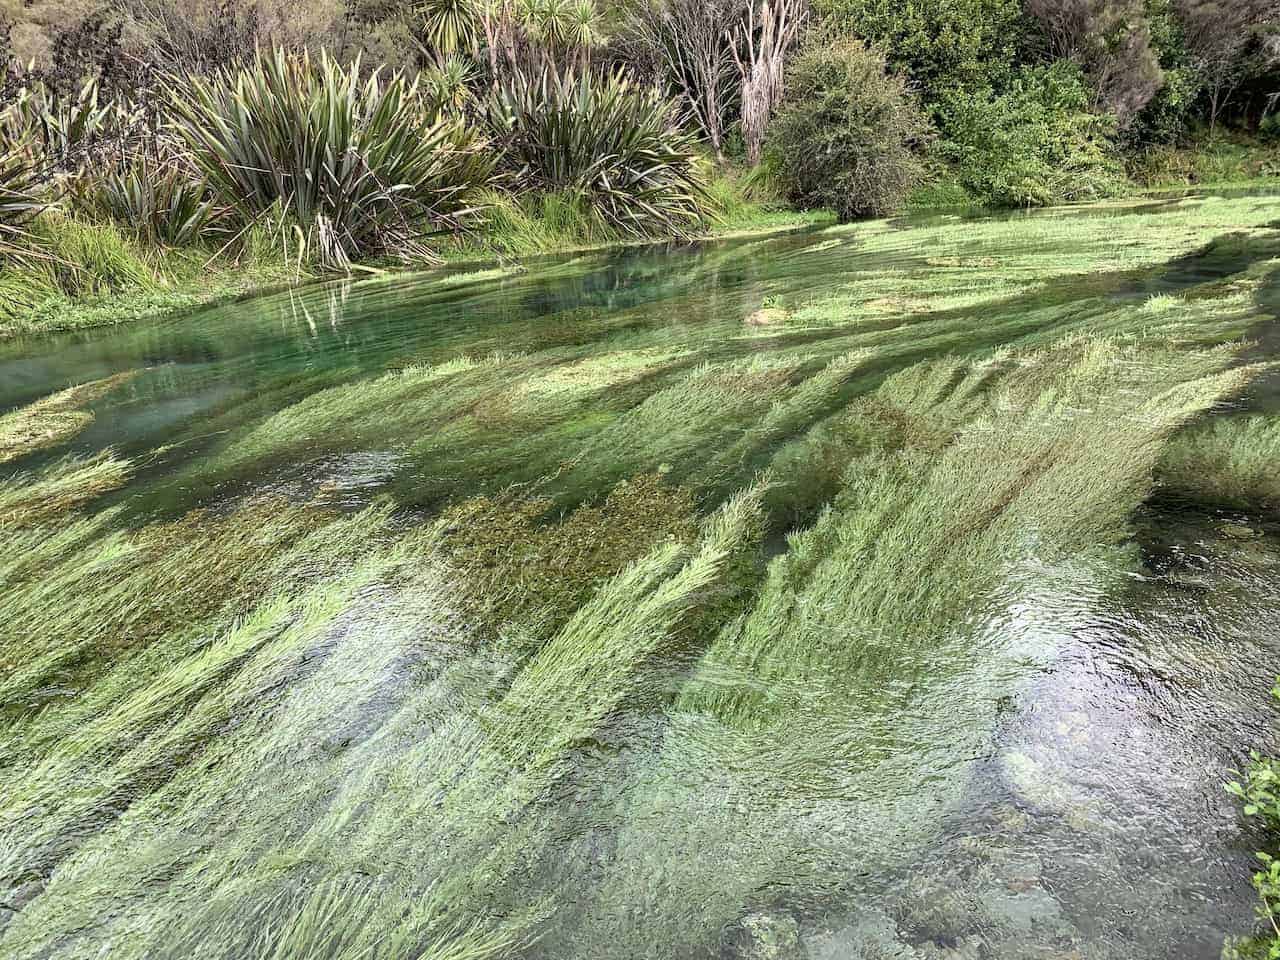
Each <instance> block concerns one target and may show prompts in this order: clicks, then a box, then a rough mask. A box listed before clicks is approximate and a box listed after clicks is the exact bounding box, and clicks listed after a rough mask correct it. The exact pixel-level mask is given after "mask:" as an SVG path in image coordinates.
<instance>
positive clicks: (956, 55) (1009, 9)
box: [814, 0, 1026, 102]
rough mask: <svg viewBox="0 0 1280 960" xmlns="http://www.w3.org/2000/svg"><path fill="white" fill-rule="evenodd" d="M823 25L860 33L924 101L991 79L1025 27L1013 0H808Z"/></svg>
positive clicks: (995, 80)
mask: <svg viewBox="0 0 1280 960" xmlns="http://www.w3.org/2000/svg"><path fill="white" fill-rule="evenodd" d="M814 6H815V9H816V12H817V13H818V15H819V16H820V18H821V19H822V20H823V21H824V22H825V23H826V25H827V29H828V30H830V31H835V32H838V33H839V34H841V35H843V36H845V37H860V38H862V39H865V40H868V41H870V42H872V43H874V44H876V45H877V46H878V47H880V48H881V49H882V50H883V51H884V52H885V55H886V57H887V58H888V61H889V66H890V67H891V68H892V69H893V70H894V72H898V73H905V74H906V75H907V76H908V77H909V78H910V79H911V80H912V81H913V82H914V83H916V84H918V85H919V86H920V87H921V89H922V90H923V93H924V98H925V101H926V102H930V101H931V100H932V99H933V98H934V97H938V96H941V95H943V94H945V93H947V92H953V91H955V90H957V89H969V88H982V87H985V86H991V85H996V86H999V85H1000V84H1002V83H1003V81H1004V80H1005V79H1007V78H1008V76H1009V75H1010V74H1011V72H1012V65H1013V62H1014V58H1015V55H1016V53H1017V51H1018V47H1019V44H1020V43H1021V41H1022V37H1023V35H1024V33H1025V31H1026V22H1025V19H1024V18H1023V16H1022V4H1021V2H1020V0H935V2H930V3H901V2H899V0H816V2H815V4H814Z"/></svg>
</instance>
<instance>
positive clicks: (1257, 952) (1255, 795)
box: [1223, 682, 1280, 960]
mask: <svg viewBox="0 0 1280 960" xmlns="http://www.w3.org/2000/svg"><path fill="white" fill-rule="evenodd" d="M1271 695H1272V697H1273V698H1275V700H1276V701H1278V702H1280V682H1277V684H1276V686H1275V687H1274V688H1273V689H1272V691H1271ZM1226 790H1227V792H1228V793H1229V794H1231V795H1232V796H1233V797H1236V798H1237V799H1238V800H1239V801H1240V802H1241V805H1242V809H1243V811H1244V815H1245V816H1246V817H1251V818H1256V819H1258V820H1261V821H1262V823H1263V825H1264V827H1265V829H1266V830H1267V831H1268V834H1269V843H1270V844H1271V847H1270V850H1271V852H1267V851H1259V852H1258V860H1259V861H1260V862H1261V864H1262V869H1261V870H1259V871H1258V872H1257V873H1255V874H1254V875H1253V887H1254V889H1255V890H1257V891H1258V900H1259V903H1258V918H1259V920H1260V921H1261V924H1260V925H1261V928H1262V931H1263V932H1262V933H1260V934H1258V935H1257V936H1256V937H1251V938H1248V939H1244V940H1240V941H1237V942H1235V943H1231V944H1229V945H1228V948H1227V950H1226V951H1224V954H1223V955H1224V957H1226V958H1228V960H1277V958H1280V855H1277V848H1276V839H1277V837H1280V760H1277V759H1275V758H1272V757H1263V756H1262V755H1261V754H1259V753H1258V752H1257V751H1254V752H1253V753H1251V754H1250V762H1249V766H1248V767H1247V768H1246V769H1245V770H1244V773H1243V774H1242V776H1241V779H1240V780H1235V781H1232V782H1231V783H1228V784H1227V785H1226Z"/></svg>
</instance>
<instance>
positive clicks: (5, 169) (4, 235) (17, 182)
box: [0, 144, 46, 260]
mask: <svg viewBox="0 0 1280 960" xmlns="http://www.w3.org/2000/svg"><path fill="white" fill-rule="evenodd" d="M42 181H43V178H42V177H41V175H40V172H39V169H38V167H37V165H36V162H35V161H34V160H33V159H32V158H31V155H30V154H29V153H28V152H27V151H26V150H24V149H22V148H21V145H13V146H5V145H3V144H0V259H3V258H11V259H15V260H21V259H25V258H26V257H27V256H28V255H29V254H30V252H31V236H30V234H29V232H28V230H27V225H28V224H29V223H30V221H31V219H32V218H33V217H34V216H36V214H38V213H40V211H42V210H43V209H44V208H45V205H46V202H45V200H44V196H43V194H44V191H43V182H42Z"/></svg>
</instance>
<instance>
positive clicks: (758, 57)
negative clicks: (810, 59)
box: [733, 0, 809, 166]
mask: <svg viewBox="0 0 1280 960" xmlns="http://www.w3.org/2000/svg"><path fill="white" fill-rule="evenodd" d="M808 15H809V3H808V0H760V6H759V13H757V12H756V4H755V0H751V2H750V3H749V5H748V6H747V18H746V21H745V22H744V23H742V24H740V25H739V27H738V30H737V32H736V33H735V34H734V37H733V59H734V62H735V63H736V64H737V65H738V75H739V77H740V78H741V80H742V138H743V140H745V141H746V145H747V160H748V162H750V163H751V165H752V166H755V165H757V164H759V163H760V157H761V155H762V153H763V151H764V136H765V129H766V128H767V127H768V125H769V119H770V118H771V117H772V116H773V109H774V107H775V106H777V103H778V101H779V100H780V99H781V98H782V90H783V69H784V67H785V65H786V56H787V51H788V50H790V49H791V46H792V44H794V43H795V42H796V38H797V37H799V36H800V30H801V28H802V27H803V26H804V23H805V20H806V19H807V17H808Z"/></svg>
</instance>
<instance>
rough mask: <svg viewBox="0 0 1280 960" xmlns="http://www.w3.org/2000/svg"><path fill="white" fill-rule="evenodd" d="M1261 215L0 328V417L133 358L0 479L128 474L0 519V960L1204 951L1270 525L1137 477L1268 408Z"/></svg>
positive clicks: (909, 240) (1261, 733)
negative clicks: (1156, 493)
mask: <svg viewBox="0 0 1280 960" xmlns="http://www.w3.org/2000/svg"><path fill="white" fill-rule="evenodd" d="M1275 219H1276V211H1275V204H1274V201H1273V200H1272V199H1271V198H1269V197H1266V196H1258V197H1241V198H1237V199H1235V200H1232V201H1230V202H1227V201H1203V202H1202V201H1200V200H1179V199H1170V200H1162V201H1158V202H1151V203H1143V204H1132V205H1124V206H1108V207H1098V208H1092V209H1088V208H1082V209H1079V210H1076V211H1071V212H1064V211H1058V212H1054V213H1052V214H1049V215H1045V214H1040V215H1035V216H1030V217H1021V216H1020V217H1012V218H1007V219H997V220H993V219H990V218H988V219H982V220H967V219H964V218H953V217H951V216H946V217H929V218H916V219H910V220H907V221H904V222H894V223H886V224H873V225H865V226H861V227H855V228H840V229H835V230H825V231H810V232H804V233H799V234H793V235H787V236H784V237H774V238H763V239H752V240H744V241H735V242H732V243H724V244H711V245H705V246H699V247H691V248H690V247H671V248H650V249H633V250H628V251H624V252H620V253H614V254H607V255H591V256H586V257H579V258H557V259H549V260H547V261H546V262H543V263H539V264H537V265H535V266H534V267H533V268H532V269H529V270H526V271H520V272H515V271H498V270H494V271H486V272H477V273H475V274H469V275H462V276H457V275H452V276H451V275H443V274H440V275H437V274H431V275H424V276H419V277H404V278H397V279H383V280H376V281H366V282H360V283H354V284H353V283H333V284H326V285H319V286H316V287H314V288H309V289H306V290H302V291H293V292H287V293H281V294H277V295H273V296H269V297H265V298H262V299H259V300H255V301H251V302H247V303H242V304H233V305H228V306H223V307H219V308H216V309H212V310H209V311H205V312H203V313H200V314H197V315H195V316H192V317H187V318H183V319H178V320H173V321H170V322H165V323H156V324H147V325H139V326H136V327H126V328H121V329H116V330H107V331H99V332H91V333H81V334H74V335H66V336H61V337H56V338H49V339H42V340H27V341H18V342H14V343H10V344H4V345H0V410H9V409H17V408H19V407H21V406H22V405H23V404H26V403H30V402H31V401H33V400H37V399H39V398H41V397H43V396H46V395H48V394H49V393H51V392H53V391H56V390H58V389H61V388H64V387H66V386H69V385H71V384H78V383H84V382H86V381H90V380H97V379H101V378H103V377H107V376H110V375H112V374H116V373H122V372H125V371H140V372H139V373H138V374H137V375H136V376H134V377H132V378H131V379H129V380H128V381H127V382H124V383H122V384H121V385H119V386H118V387H115V388H114V389H111V390H110V391H109V392H107V393H106V394H105V395H104V396H103V397H101V399H97V400H94V401H93V402H92V403H90V404H89V406H88V409H89V410H90V412H92V413H93V414H94V415H95V419H94V420H93V422H92V423H89V424H87V426H85V427H84V429H82V430H81V431H80V432H79V433H78V435H76V436H75V437H74V438H73V439H70V440H69V441H68V442H66V443H63V444H60V445H57V446H53V447H51V448H49V449H43V450H39V451H37V452H35V453H33V454H31V455H30V456H28V457H26V458H25V459H24V460H22V461H20V462H19V463H18V464H17V466H18V467H19V468H21V469H22V470H25V471H31V473H30V475H29V477H28V478H27V479H25V480H22V481H15V482H12V483H11V484H10V486H6V487H0V497H3V496H19V497H21V496H23V495H25V494H24V492H23V491H24V490H26V489H27V487H26V485H27V484H30V483H32V482H33V481H31V479H30V477H37V478H38V477H45V476H53V477H56V476H58V471H59V470H62V469H64V468H65V461H64V459H63V458H65V457H67V456H68V455H74V456H87V455H90V454H96V453H99V452H101V451H104V450H108V449H110V450H113V451H114V452H115V454H116V455H117V456H118V457H121V458H127V459H128V460H129V461H130V462H131V466H132V470H133V474H132V477H131V479H130V480H129V482H128V483H126V484H124V485H123V486H119V485H117V486H118V489H117V487H116V486H105V487H104V488H103V492H102V495H101V496H100V497H98V499H97V500H95V501H94V502H93V506H92V507H91V508H89V509H87V510H86V511H85V515H84V516H83V517H79V516H76V515H75V514H73V513H72V512H71V511H69V510H68V511H66V512H65V513H64V514H63V515H60V519H59V520H58V521H57V523H52V522H50V523H43V522H42V523H40V524H34V523H33V524H31V525H28V526H23V525H22V524H17V525H16V526H14V527H13V528H12V529H11V530H10V529H8V528H5V527H3V526H0V536H3V537H7V538H9V539H6V540H5V541H4V543H5V545H6V549H5V551H4V552H5V554H6V556H5V557H3V558H0V584H3V585H4V586H5V589H6V592H7V594H8V596H7V597H6V598H5V599H3V600H0V622H2V623H3V624H4V625H3V626H0V658H6V659H5V660H4V662H5V664H6V674H5V676H4V677H3V678H0V692H3V694H4V698H5V703H4V712H3V714H0V717H3V721H2V722H3V723H4V724H5V726H3V727H0V777H3V778H4V780H5V781H6V782H7V789H6V790H5V791H4V793H5V794H6V796H5V797H4V799H2V800H0V903H2V905H0V953H3V954H4V955H6V956H14V957H37V956H67V957H96V956H102V955H111V956H121V957H152V956H179V955H183V956H189V955H193V954H194V955H197V956H208V957H219V958H223V957H226V958H230V957H241V956H245V957H248V956H276V957H282V958H283V957H341V958H355V957H406V956H413V957H417V958H420V960H445V958H449V960H478V958H484V957H514V956H520V957H528V958H544V957H545V958H548V960H549V958H553V957H554V958H564V957H583V958H588V957H589V958H600V957H619V958H622V957H626V958H632V957H646V956H647V957H655V958H657V957H663V958H665V957H685V956H688V957H724V958H755V960H763V958H775V960H797V958H801V957H808V958H810V960H818V958H831V960H835V958H866V960H873V958H874V960H884V958H898V960H926V958H927V960H942V958H950V960H962V958H1001V960H1004V958H1013V960H1020V958H1027V960H1031V958H1045V960H1049V958H1053V960H1066V958H1089V960H1094V958H1098V960H1137V958H1151V960H1158V958H1166V957H1169V958H1172V957H1178V958H1204V960H1209V958H1215V957H1217V956H1218V954H1219V951H1220V949H1221V945H1222V942H1223V939H1224V937H1226V936H1228V935H1230V934H1234V933H1238V932H1241V931H1245V930H1247V929H1249V927H1250V925H1251V923H1252V916H1253V903H1252V900H1251V896H1250V893H1251V891H1250V889H1249V885H1248V875H1249V872H1250V869H1251V858H1252V853H1251V851H1252V849H1253V847H1254V840H1253V838H1251V837H1249V836H1248V835H1247V834H1246V833H1245V832H1244V830H1243V828H1242V825H1241V824H1240V822H1239V819H1238V816H1237V811H1236V809H1235V808H1234V805H1233V804H1232V802H1231V801H1230V798H1229V797H1227V795H1226V794H1225V793H1224V792H1223V791H1222V789H1221V784H1222V782H1223V781H1224V780H1225V779H1227V778H1228V777H1229V776H1230V773H1231V771H1232V770H1233V769H1234V768H1235V767H1236V766H1237V765H1238V764H1239V763H1240V762H1241V760H1242V757H1243V755H1244V752H1245V750H1247V748H1248V747H1249V746H1255V745H1256V746H1261V747H1264V748H1265V747H1267V746H1280V745H1277V744H1275V743H1274V737H1273V734H1272V724H1271V722H1270V718H1269V716H1268V715H1267V713H1266V712H1265V709H1264V708H1265V696H1266V690H1267V688H1268V687H1269V685H1270V679H1271V674H1273V673H1274V672H1275V671H1276V669H1277V668H1276V663H1277V662H1278V659H1280V658H1278V656H1277V655H1278V654H1280V649H1278V646H1280V590H1278V589H1277V587H1278V586H1280V527H1277V526H1276V525H1275V523H1274V520H1273V519H1268V518H1267V517H1264V516H1261V515H1257V514H1247V513H1246V514H1238V515H1237V514H1232V515H1225V514H1218V513H1215V512H1213V511H1212V510H1210V509H1208V508H1194V509H1193V508H1190V507H1186V506H1185V505H1184V506H1183V507H1181V508H1179V510H1177V511H1174V510H1173V509H1172V508H1169V507H1165V506H1161V507H1156V506H1151V505H1145V506H1144V504H1149V503H1154V502H1155V500H1154V498H1152V497H1151V493H1152V487H1151V475H1152V472H1153V470H1154V469H1155V467H1156V463H1157V461H1158V457H1159V453H1160V450H1161V448H1162V445H1163V444H1164V443H1166V442H1167V441H1168V439H1169V437H1170V435H1171V434H1172V433H1173V432H1174V431H1176V430H1178V429H1180V428H1181V427H1182V426H1183V425H1185V424H1186V423H1188V422H1191V421H1193V420H1195V419H1196V418H1198V417H1200V416H1202V415H1204V414H1205V413H1206V412H1208V411H1211V410H1212V411H1214V412H1215V413H1216V414H1217V415H1222V414H1224V413H1225V414H1227V415H1232V414H1233V413H1234V412H1236V411H1238V410H1241V409H1248V410H1251V411H1253V412H1259V411H1261V412H1263V413H1266V412H1269V411H1272V410H1273V409H1274V408H1273V406H1272V405H1271V400H1270V399H1269V398H1270V397H1271V396H1272V394H1273V392H1274V382H1275V381H1274V380H1273V379H1268V378H1269V377H1272V376H1273V374H1270V373H1265V372H1260V371H1257V370H1255V369H1253V368H1251V367H1248V366H1247V363H1248V361H1250V360H1258V359H1270V358H1271V357H1273V356H1274V330H1275V329H1276V323H1277V320H1276V315H1277V306H1278V304H1277V302H1276V299H1275V291H1276V290H1277V289H1278V288H1277V277H1280V236H1278V235H1277V233H1276V230H1275V229H1274V227H1269V226H1268V224H1271V223H1272V222H1273V221H1274V220H1275ZM1246 336H1247V337H1249V338H1251V339H1252V341H1253V343H1254V345H1253V346H1251V347H1249V348H1247V349H1245V348H1240V347H1238V346H1230V347H1225V348H1224V347H1223V346H1222V344H1237V343H1238V341H1240V340H1241V338H1243V337H1246ZM1227 401H1229V402H1230V403H1229V404H1228V403H1227ZM42 471H43V472H42ZM10 487H12V488H13V489H14V490H16V491H17V492H16V493H14V492H13V491H12V490H11V489H10ZM4 502H5V501H3V500H0V505H2V504H3V503H4ZM19 502H23V501H19ZM32 502H33V503H39V504H41V505H42V506H41V509H47V501H45V500H41V501H35V500H33V501H32ZM77 503H78V502H77ZM193 510H194V511H196V512H194V513H192V512H191V511H193ZM2 516H3V511H0V517H2Z"/></svg>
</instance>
